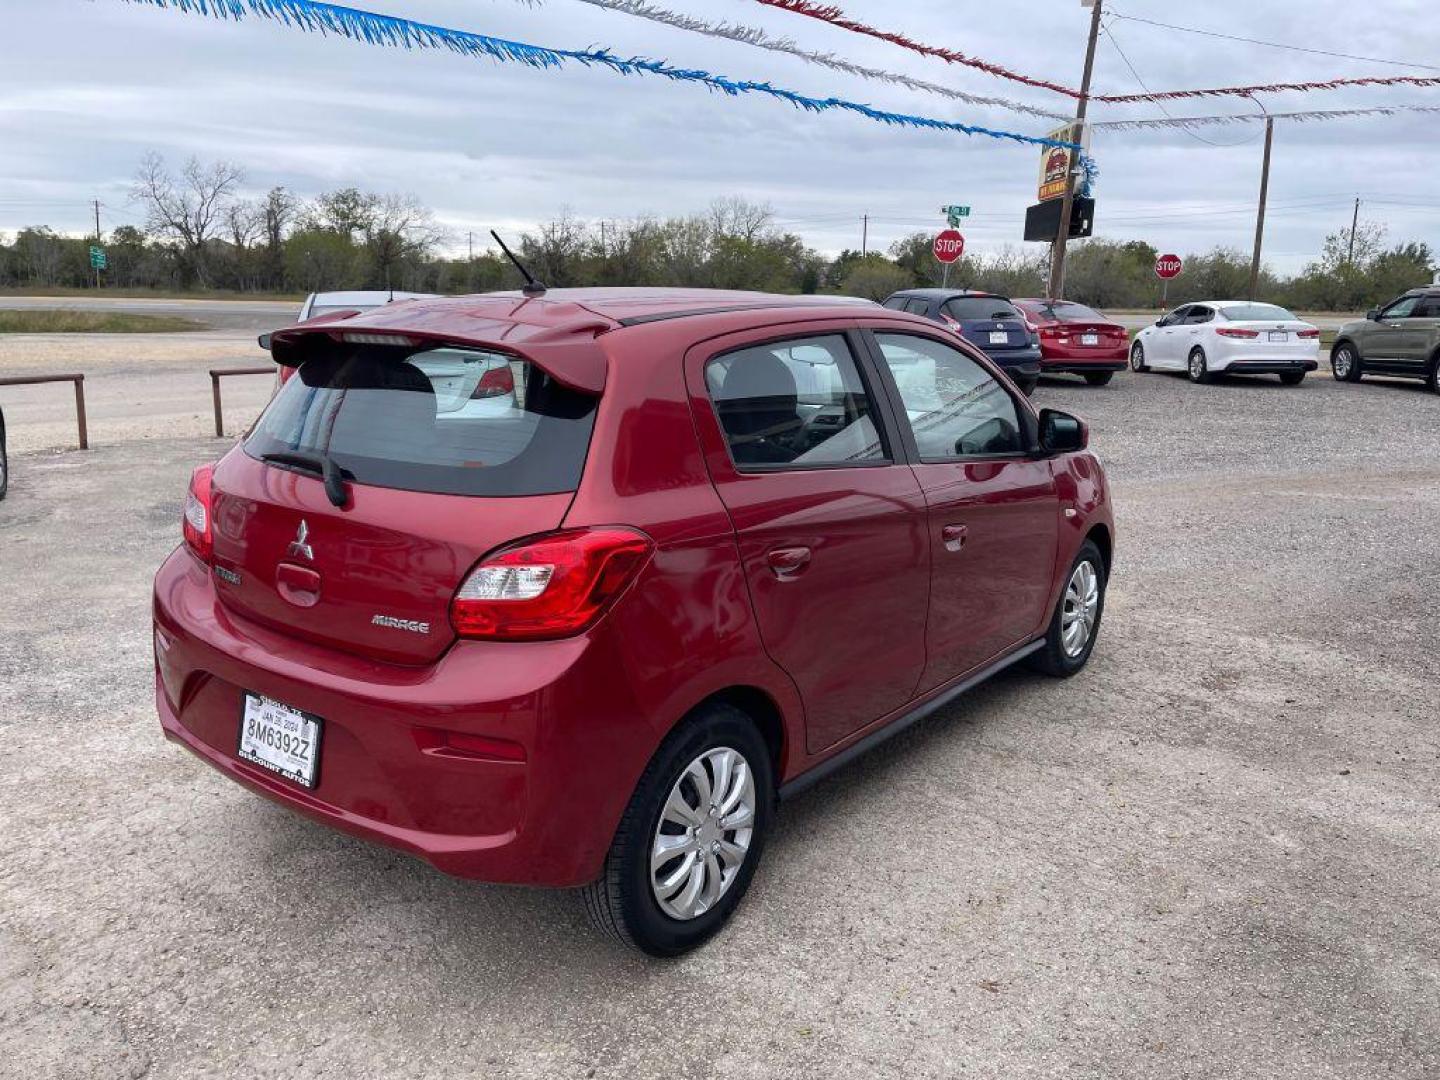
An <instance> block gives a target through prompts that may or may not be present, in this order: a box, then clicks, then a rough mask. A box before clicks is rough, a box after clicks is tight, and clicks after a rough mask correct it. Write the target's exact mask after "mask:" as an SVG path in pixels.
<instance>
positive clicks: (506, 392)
mask: <svg viewBox="0 0 1440 1080" xmlns="http://www.w3.org/2000/svg"><path fill="white" fill-rule="evenodd" d="M513 393H515V376H514V375H512V374H511V373H510V365H509V364H505V365H504V366H503V367H493V368H491V369H490V370H489V371H487V372H485V374H484V375H481V376H480V381H479V382H478V383H476V384H475V392H474V393H472V394H471V395H470V400H472V401H483V400H484V399H485V398H497V397H509V396H510V395H511V394H513Z"/></svg>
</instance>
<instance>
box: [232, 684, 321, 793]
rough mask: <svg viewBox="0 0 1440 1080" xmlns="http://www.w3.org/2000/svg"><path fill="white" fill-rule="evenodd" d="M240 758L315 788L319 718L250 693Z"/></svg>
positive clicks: (242, 717) (317, 764)
mask: <svg viewBox="0 0 1440 1080" xmlns="http://www.w3.org/2000/svg"><path fill="white" fill-rule="evenodd" d="M240 757H241V758H243V759H244V760H246V761H249V762H252V763H253V764H256V765H259V766H260V767H261V768H263V769H269V770H270V771H271V772H276V773H279V774H280V775H281V776H283V777H285V779H287V780H293V781H295V783H297V784H304V785H305V786H306V787H308V788H313V787H314V786H315V774H316V772H317V770H318V768H319V765H320V717H318V716H315V715H313V714H311V713H307V712H301V711H300V710H299V709H292V708H291V707H290V706H289V705H284V704H282V703H280V702H278V701H276V700H274V699H273V698H267V697H261V696H260V695H259V694H251V693H248V692H247V693H246V694H245V709H244V712H243V713H242V714H241V716H240Z"/></svg>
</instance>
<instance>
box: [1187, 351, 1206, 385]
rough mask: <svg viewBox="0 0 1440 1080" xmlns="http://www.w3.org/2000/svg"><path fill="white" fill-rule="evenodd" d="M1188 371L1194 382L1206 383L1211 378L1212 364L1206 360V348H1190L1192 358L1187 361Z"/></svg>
mask: <svg viewBox="0 0 1440 1080" xmlns="http://www.w3.org/2000/svg"><path fill="white" fill-rule="evenodd" d="M1185 366H1186V373H1187V374H1188V375H1189V376H1190V381H1191V382H1193V383H1200V384H1202V385H1203V384H1205V383H1208V382H1209V381H1210V379H1211V376H1210V366H1209V365H1208V364H1207V363H1206V362H1205V350H1204V349H1202V348H1199V347H1198V346H1197V347H1196V348H1193V349H1191V350H1190V359H1189V360H1188V361H1187V362H1186V365H1185Z"/></svg>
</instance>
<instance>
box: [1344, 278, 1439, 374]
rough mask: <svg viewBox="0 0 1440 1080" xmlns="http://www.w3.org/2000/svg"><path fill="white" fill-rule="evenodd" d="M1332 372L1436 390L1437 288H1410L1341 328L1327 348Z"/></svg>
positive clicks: (1437, 345)
mask: <svg viewBox="0 0 1440 1080" xmlns="http://www.w3.org/2000/svg"><path fill="white" fill-rule="evenodd" d="M1330 369H1331V370H1332V371H1333V372H1334V373H1335V378H1337V379H1341V380H1344V381H1345V382H1358V381H1359V379H1360V376H1362V375H1396V376H1399V377H1401V378H1405V379H1422V380H1424V382H1425V383H1426V385H1428V386H1429V387H1430V389H1431V390H1435V391H1440V285H1431V286H1429V287H1427V288H1424V289H1411V290H1410V291H1409V292H1407V293H1406V294H1405V295H1404V296H1402V297H1400V298H1399V299H1398V300H1392V301H1391V302H1390V303H1388V304H1386V305H1385V306H1384V307H1383V308H1371V309H1370V311H1369V312H1368V313H1367V314H1366V316H1365V318H1364V319H1363V320H1360V321H1356V322H1350V323H1346V324H1345V325H1344V326H1342V327H1341V328H1340V332H1339V333H1338V334H1337V335H1336V336H1335V347H1334V348H1333V349H1331V350H1330Z"/></svg>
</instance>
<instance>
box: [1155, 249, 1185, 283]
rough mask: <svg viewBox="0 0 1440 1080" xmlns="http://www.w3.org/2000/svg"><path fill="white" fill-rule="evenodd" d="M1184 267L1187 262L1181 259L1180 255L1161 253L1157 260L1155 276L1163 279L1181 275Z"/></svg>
mask: <svg viewBox="0 0 1440 1080" xmlns="http://www.w3.org/2000/svg"><path fill="white" fill-rule="evenodd" d="M1183 269H1185V264H1184V263H1183V262H1181V261H1180V256H1179V255H1161V256H1160V257H1159V258H1158V259H1156V260H1155V276H1156V277H1158V278H1159V279H1160V280H1161V281H1169V280H1170V279H1171V278H1177V277H1179V276H1180V271H1181V270H1183Z"/></svg>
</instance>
